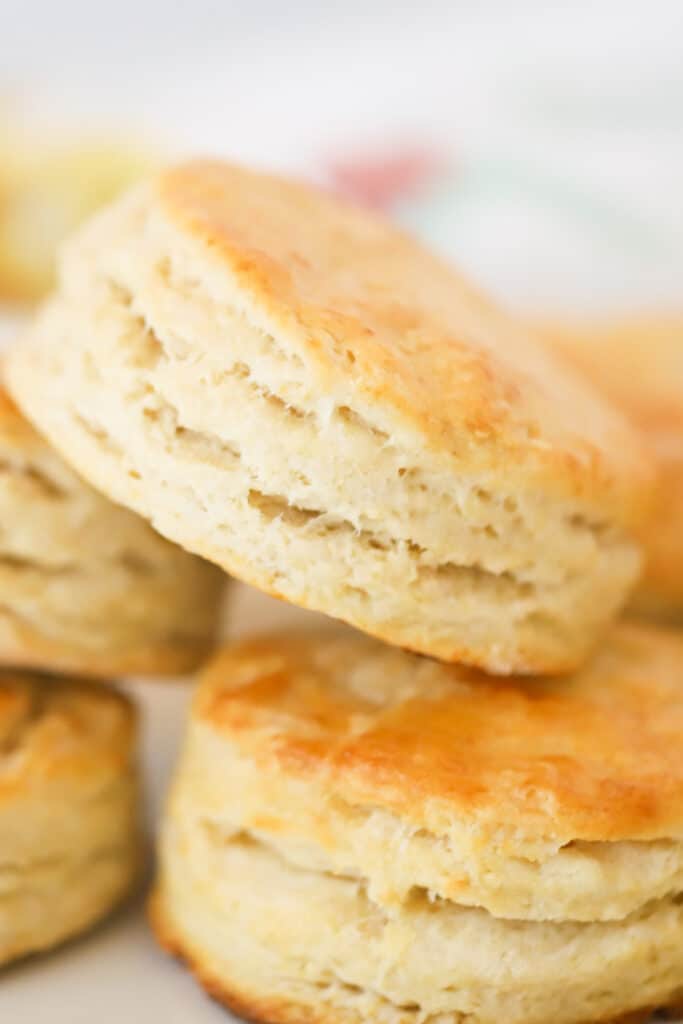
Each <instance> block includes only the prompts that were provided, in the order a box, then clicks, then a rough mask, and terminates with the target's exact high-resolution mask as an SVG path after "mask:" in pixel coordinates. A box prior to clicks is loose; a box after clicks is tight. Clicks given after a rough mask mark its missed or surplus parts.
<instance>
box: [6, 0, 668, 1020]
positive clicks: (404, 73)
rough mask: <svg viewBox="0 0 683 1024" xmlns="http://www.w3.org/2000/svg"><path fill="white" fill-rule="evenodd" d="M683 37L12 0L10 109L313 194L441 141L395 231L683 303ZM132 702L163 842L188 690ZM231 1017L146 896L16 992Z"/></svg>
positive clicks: (533, 16)
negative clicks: (612, 228)
mask: <svg viewBox="0 0 683 1024" xmlns="http://www.w3.org/2000/svg"><path fill="white" fill-rule="evenodd" d="M682 40H683V3H680V2H679V0H670V2H664V0H649V2H647V3H629V2H628V0H600V2H598V0H586V2H583V3H582V2H580V0H576V2H572V3H568V2H560V0H558V2H545V0H544V2H541V0H539V2H530V0H515V2H509V0H482V2H474V0H472V2H460V3H458V2H453V0H443V2H437V0H420V2H416V0H413V2H410V3H401V2H388V0H387V2H384V3H382V2H376V3H368V2H367V0H363V2H361V0H350V2H347V3H345V4H343V5H332V4H319V3H314V2H313V0H309V2H298V3H297V2H290V3H285V2H280V0H270V2H266V0H252V2H251V3H249V4H243V3H235V2H227V0H225V2H223V3H221V2H218V0H215V2H209V0H193V2H192V3H191V4H189V5H186V4H173V3H169V2H168V0H153V2H144V0H117V2H116V3H113V4H95V3H92V0H78V2H77V0H62V2H60V3H58V4H57V3H51V2H49V0H43V2H40V0H0V104H1V103H2V100H3V97H4V98H5V99H6V100H9V101H10V109H11V108H12V106H13V108H14V110H15V113H16V114H17V116H23V114H24V113H28V114H29V115H30V119H32V120H33V121H34V122H36V123H38V122H46V123H48V124H50V125H53V124H54V123H55V121H56V122H57V123H58V122H59V121H61V122H62V124H64V125H73V124H77V125H87V126H88V127H89V128H95V129H97V130H98V131H100V132H103V133H104V134H105V135H106V134H107V133H109V132H111V131H112V130H114V129H119V128H120V129H122V130H123V132H124V134H125V133H128V132H129V131H131V130H132V131H133V132H134V133H135V132H137V133H139V134H140V135H141V136H142V137H144V138H150V139H152V140H153V141H156V142H158V143H159V145H160V146H161V147H162V148H164V149H165V150H167V151H168V152H173V153H175V152H189V151H201V152H210V153H220V154H226V155H229V156H233V157H237V158H241V159H245V160H251V161H255V162H258V163H262V164H268V165H272V166H278V167H285V168H295V169H300V170H302V171H304V172H306V173H309V174H311V175H313V176H315V177H324V176H325V173H326V166H327V161H328V160H329V158H330V157H333V156H338V155H339V154H340V153H341V154H345V153H347V152H348V153H351V154H353V153H354V152H356V151H358V149H359V148H360V150H361V151H362V149H363V148H364V147H365V148H368V149H372V148H373V147H377V146H391V145H399V146H400V145H401V144H402V143H403V141H404V140H406V139H408V140H418V141H419V140H422V141H424V142H427V143H432V142H434V141H436V142H438V144H439V145H440V146H442V147H443V148H445V149H447V150H448V151H449V152H450V153H452V154H453V156H454V159H455V162H456V164H459V163H462V164H463V166H464V167H465V169H466V171H467V173H466V174H465V175H464V177H463V178H462V179H461V182H462V183H463V184H464V187H462V188H460V191H458V192H457V194H456V195H455V196H454V197H453V196H451V197H450V199H449V201H448V202H445V203H444V204H443V205H441V206H439V205H438V203H437V204H432V205H430V204H426V205H422V206H420V205H419V204H417V205H412V206H411V205H408V206H407V207H406V208H404V209H402V211H401V213H402V215H403V216H404V217H405V218H406V219H407V220H408V221H410V222H411V223H412V224H414V226H415V227H416V228H417V230H420V231H422V232H423V233H424V234H426V235H427V236H429V237H432V238H433V239H434V240H435V241H436V242H437V243H438V244H439V245H441V246H442V247H443V248H444V249H446V250H447V251H449V252H450V253H452V254H454V255H455V256H456V257H457V258H458V260H459V261H460V262H461V263H462V264H463V265H464V266H466V267H468V268H469V269H471V270H472V271H473V272H474V273H475V274H476V275H477V276H478V277H480V278H481V279H482V280H484V281H486V282H487V283H489V284H490V285H491V286H492V287H493V288H495V289H496V290H497V291H499V292H500V294H502V295H504V296H505V297H506V298H508V299H510V300H512V301H513V302H516V301H518V302H520V303H527V304H529V305H534V304H538V305H543V304H556V305H560V306H562V305H568V304H571V303H573V302H578V303H580V304H584V305H596V304H597V305H609V304H615V303H617V304H618V303H619V302H620V301H621V302H624V303H627V304H629V303H633V304H640V303H646V302H653V301H678V302H680V281H681V275H682V268H683V242H682V239H683V202H681V182H682V181H683V132H682V131H681V125H682V124H683V59H682V56H683V55H682V47H683V43H682ZM1 110H2V108H1V107H0V113H1ZM1 128H2V124H1V122H0V129H1ZM501 166H504V167H505V168H506V173H508V174H509V171H510V168H511V167H512V168H514V169H515V171H516V172H517V171H519V173H520V174H521V176H522V177H523V178H524V179H525V180H526V181H527V182H528V181H529V180H534V181H535V180H541V181H549V182H554V181H555V180H556V179H558V178H559V179H560V180H562V181H563V182H565V183H567V182H568V183H570V184H571V185H572V186H576V187H580V188H581V189H585V190H586V192H587V194H588V195H589V196H590V195H593V194H595V195H596V196H598V197H604V195H605V194H606V195H608V196H609V197H610V201H612V200H613V202H614V204H615V209H616V210H617V212H618V213H619V216H620V217H622V218H623V217H626V219H627V220H628V219H629V218H631V220H632V221H633V223H634V224H635V225H636V226H637V230H636V231H635V232H634V231H627V232H626V233H625V235H624V236H623V240H622V238H621V236H617V238H616V241H614V239H613V236H612V235H609V233H608V234H607V235H606V236H605V239H603V238H602V236H599V237H598V238H597V240H596V237H594V236H593V234H592V233H591V230H590V227H591V225H590V224H589V225H586V224H585V223H584V222H583V221H582V220H581V218H579V217H577V218H576V219H573V218H571V217H570V221H571V223H567V217H566V209H565V210H564V213H563V214H562V216H557V215H556V211H555V210H554V209H553V203H550V204H547V203H539V202H538V201H537V191H536V189H535V188H532V189H531V190H526V191H523V192H521V193H520V191H519V189H517V190H515V189H510V188H509V182H510V179H509V178H508V179H507V184H506V187H505V188H502V189H497V190H495V189H494V190H493V191H491V190H490V189H489V188H488V187H482V183H484V184H485V183H486V182H487V181H490V179H487V177H486V174H485V173H484V174H482V171H483V170H485V169H486V168H490V167H494V168H499V169H500V167H501ZM512 177H513V178H514V177H515V175H514V174H513V175H512ZM475 186H476V187H475ZM629 222H630V221H629ZM1 329H2V324H0V333H1ZM5 330H6V333H7V334H9V333H11V329H10V327H9V325H6V326H5ZM234 612H235V618H234V620H233V629H235V630H237V631H241V630H242V631H243V630H245V629H249V630H255V629H259V628H262V627H264V626H265V625H267V624H268V621H272V619H273V617H275V618H278V619H279V618H281V617H282V616H288V617H289V616H292V617H294V618H298V617H299V616H300V615H303V613H297V612H295V611H292V610H287V609H285V607H284V606H282V605H279V604H277V603H276V602H272V601H270V600H269V599H267V598H261V597H259V596H258V595H254V593H253V592H249V591H247V590H246V589H245V588H239V589H238V591H237V593H236V596H235V609H234ZM131 688H132V690H133V692H134V693H135V695H136V697H138V699H139V700H140V703H141V705H142V708H143V712H144V727H145V728H144V750H143V755H144V757H143V759H144V766H145V772H146V777H147V780H148V794H149V807H148V821H149V824H150V829H151V828H152V827H153V823H154V821H155V820H156V817H157V813H158V807H159V801H160V797H161V793H162V792H163V789H164V786H165V782H166V779H167V776H168V773H169V770H170V767H171V765H172V762H173V759H174V756H175V751H176V748H177V743H178V740H179V735H180V732H181V729H182V720H183V712H184V708H185V704H186V700H187V696H188V692H189V687H188V686H187V684H182V683H177V684H175V683H148V684H138V685H137V686H135V685H131ZM225 1020H226V1015H225V1014H224V1013H223V1011H221V1010H219V1009H218V1008H217V1007H215V1006H214V1005H213V1004H212V1003H210V1002H209V1001H208V1000H207V999H205V998H204V997H203V996H202V995H201V994H200V993H199V992H198V991H197V990H196V988H195V986H194V983H193V982H192V981H191V979H190V978H189V976H188V975H186V973H185V972H184V971H183V970H182V969H181V968H180V967H179V966H178V965H176V964H175V963H173V962H171V961H170V960H169V959H168V958H166V957H165V956H164V955H162V954H161V953H160V952H159V951H158V950H157V949H156V948H155V946H154V944H153V942H152V940H151V937H150V935H149V933H148V930H147V928H146V925H145V923H144V916H143V913H142V907H141V904H140V902H139V901H138V903H137V904H136V905H134V906H133V907H131V908H129V909H128V910H127V911H126V912H124V913H122V914H121V915H119V916H118V917H117V918H116V919H115V920H114V921H112V922H110V923H109V924H108V925H107V926H106V927H102V928H101V929H99V930H98V931H97V932H96V933H95V934H94V935H91V936H89V937H87V938H86V939H84V940H82V941H79V942H77V943H75V944H73V945H72V946H70V947H69V948H67V949H65V950H62V951H58V952H56V953H55V954H54V955H51V956H50V957H47V958H41V959H38V960H35V961H31V962H28V963H26V964H23V965H21V966H20V967H17V968H15V969H11V970H10V971H8V972H5V973H4V974H3V976H2V977H1V978H0V1022H1V1024H5V1022H7V1024H93V1022H97V1024H121V1021H126V1022H131V1024H138V1022H140V1024H143V1022H144V1024H181V1022H182V1024H190V1022H191V1024H216V1022H220V1021H223V1022H224V1021H225ZM549 1024H551V1022H549Z"/></svg>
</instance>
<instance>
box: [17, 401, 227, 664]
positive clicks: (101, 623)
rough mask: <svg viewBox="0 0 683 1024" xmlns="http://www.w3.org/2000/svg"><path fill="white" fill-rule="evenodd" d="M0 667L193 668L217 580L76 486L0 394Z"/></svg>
mask: <svg viewBox="0 0 683 1024" xmlns="http://www.w3.org/2000/svg"><path fill="white" fill-rule="evenodd" d="M0 521H1V522H2V527H1V529H0V593H2V599H1V600H0V664H4V665H22V666H27V667H33V668H44V669H46V670H49V671H57V670H60V671H62V672H76V673H78V674H81V675H98V676H104V677H107V676H109V675H112V674H116V675H118V674H131V675H162V674H176V673H180V672H185V671H189V670H190V669H193V668H195V667H196V666H197V665H198V664H199V663H200V662H201V661H202V660H203V658H204V657H205V656H206V655H207V654H208V653H209V651H210V650H211V647H212V645H213V643H214V639H215V634H216V631H217V623H218V616H219V611H220V604H221V598H222V595H223V590H224V586H225V576H224V574H223V573H221V572H220V571H219V570H218V569H216V567H215V566H212V565H210V564H209V563H207V562H204V561H202V560H201V559H199V558H197V557H196V556H194V555H190V554H188V553H187V552H185V551H183V550H182V549H181V548H178V547H177V546H176V545H174V544H170V543H169V542H168V541H167V540H165V539H164V538H162V537H160V536H159V535H158V534H157V533H156V532H155V531H154V530H153V529H152V528H151V527H150V525H149V523H147V522H146V521H145V520H144V519H142V518H141V517H139V516H137V515H134V514H133V513H131V512H130V511H128V509H125V508H121V507H120V506H118V505H114V504H112V503H111V502H110V501H108V500H107V499H106V498H104V497H103V496H102V495H100V494H98V493H97V492H96V491H94V490H93V488H92V487H90V486H89V485H88V484H87V483H85V482H84V481H83V480H82V479H81V478H79V477H78V476H77V475H76V473H74V471H73V470H72V469H70V468H69V466H68V465H66V464H65V463H64V462H63V460H62V459H61V458H60V457H59V455H57V453H56V452H55V451H53V450H52V449H51V448H50V446H49V445H48V444H47V443H46V442H45V441H44V440H43V438H42V437H40V436H39V435H38V434H37V433H36V432H35V430H34V429H33V428H32V427H31V425H30V424H29V423H28V422H27V421H26V420H25V419H24V418H23V417H22V415H21V414H20V412H19V411H18V409H17V408H16V407H15V406H14V404H13V403H12V402H11V400H10V399H9V398H8V397H7V395H6V394H5V393H4V392H3V391H1V390H0Z"/></svg>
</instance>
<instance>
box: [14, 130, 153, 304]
mask: <svg viewBox="0 0 683 1024" xmlns="http://www.w3.org/2000/svg"><path fill="white" fill-rule="evenodd" d="M154 166H155V161H154V160H153V159H152V157H151V156H150V155H149V154H146V153H144V152H143V151H142V150H141V149H136V148H135V147H134V146H127V145H126V144H125V143H121V142H99V141H87V140H81V141H76V142H71V143H57V144H55V143H54V142H52V141H50V142H46V143H41V142H40V141H38V142H36V141H32V142H27V141H26V140H25V139H24V138H23V137H17V138H11V137H7V136H5V137H0V302H3V303H10V304H27V303H32V302H35V301H36V300H37V299H39V298H41V296H42V295H44V294H45V293H46V292H47V291H49V289H50V287H51V285H52V282H53V276H54V257H55V251H56V248H57V246H58V244H59V243H60V242H61V240H62V239H63V238H64V237H65V236H66V235H68V234H69V233H70V232H71V231H72V230H73V229H74V228H75V227H76V226H77V225H78V224H79V223H80V222H81V221H82V220H84V219H85V218H86V217H87V216H88V215H89V214H91V213H92V212H93V211H94V210H96V209H97V208H98V207H100V206H102V205H103V204H105V203H107V202H108V201H109V200H110V199H112V198H113V197H114V196H115V195H116V194H117V193H118V192H120V191H121V190H122V189H124V188H125V187H126V186H128V185H129V184H131V183H132V182H133V181H135V180H136V179H138V178H140V177H142V176H144V175H145V174H146V173H147V172H148V171H150V170H151V169H152V168H153V167H154Z"/></svg>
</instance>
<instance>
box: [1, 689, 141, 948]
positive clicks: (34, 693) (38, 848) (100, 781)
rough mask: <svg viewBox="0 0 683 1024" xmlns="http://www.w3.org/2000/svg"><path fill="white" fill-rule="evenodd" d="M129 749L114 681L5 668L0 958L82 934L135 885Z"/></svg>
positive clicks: (129, 713) (130, 730)
mask: <svg viewBox="0 0 683 1024" xmlns="http://www.w3.org/2000/svg"><path fill="white" fill-rule="evenodd" d="M134 745H135V716H134V713H133V708H132V705H131V704H130V702H129V701H128V700H127V699H126V698H124V697H123V696H122V695H121V694H120V693H118V692H117V691H115V690H114V689H113V687H108V686H106V685H105V684H102V683H94V682H87V683H86V682H83V683H76V682H70V681H66V680H64V679H50V680H47V679H46V678H44V677H41V676H36V675H32V674H28V673H21V672H15V671H8V670H4V671H2V672H0V964H4V963H6V962H8V961H10V960H14V959H15V958H17V957H20V956H24V955H26V954H28V953H36V952H38V951H40V950H45V949H48V948H50V947H52V946H54V945H56V944H57V943H59V942H63V941H64V940H66V939H68V938H71V937H72V936H74V935H77V934H79V933H80V932H82V931H84V930H85V929H87V928H88V927H90V926H91V925H92V924H93V923H94V922H95V921H98V920H99V919H100V918H102V917H104V915H105V914H107V913H108V912H109V911H110V910H111V909H112V908H113V907H114V906H115V905H116V904H117V903H119V901H120V900H121V899H122V898H123V896H125V894H126V893H127V892H128V891H129V890H130V887H131V884H132V883H133V881H134V879H135V877H136V874H137V869H138V866H139V863H140V837H139V829H138V815H137V812H138V806H137V802H138V780H137V773H136V768H135V762H134V754H135V750H134Z"/></svg>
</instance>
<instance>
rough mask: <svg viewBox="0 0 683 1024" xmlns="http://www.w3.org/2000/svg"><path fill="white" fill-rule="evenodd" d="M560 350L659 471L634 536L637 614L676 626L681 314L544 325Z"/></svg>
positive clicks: (681, 479)
mask: <svg viewBox="0 0 683 1024" xmlns="http://www.w3.org/2000/svg"><path fill="white" fill-rule="evenodd" d="M542 331H543V333H544V336H545V337H547V338H548V339H549V340H550V341H551V343H553V344H554V345H555V346H556V347H558V348H560V350H561V351H562V352H564V353H565V354H566V355H567V356H568V357H569V358H570V359H571V360H572V361H573V362H574V363H575V364H576V366H577V367H578V368H579V369H580V370H581V371H582V372H584V373H585V374H586V376H587V377H588V378H590V379H591V380H592V381H593V382H594V383H595V384H596V385H599V386H600V388H601V389H602V390H603V391H604V392H605V394H606V395H607V396H608V397H609V398H610V399H611V400H612V401H614V402H615V403H616V404H619V405H620V406H621V408H623V410H624V412H626V413H627V415H628V416H629V417H630V418H631V419H632V421H633V423H634V425H635V426H636V427H637V428H638V429H639V430H640V431H641V433H642V435H643V437H644V438H645V440H646V442H647V443H648V445H649V446H650V450H651V452H652V456H653V459H654V461H655V462H656V463H657V465H658V466H659V469H660V494H659V497H658V498H657V499H656V500H655V511H654V513H653V515H652V516H651V518H650V519H649V521H648V523H647V525H646V527H645V529H644V530H643V531H642V533H641V542H642V545H643V548H644V550H645V554H646V565H645V573H644V576H643V579H642V580H641V582H640V586H639V587H638V589H637V590H636V593H635V594H634V597H633V600H632V602H631V605H632V609H633V610H634V611H635V612H637V613H639V614H642V615H645V616H649V617H652V618H657V619H661V620H663V621H668V622H671V623H675V624H683V316H673V315H669V316H665V315H661V316H658V317H656V316H654V315H652V316H640V317H632V318H630V319H622V320H603V321H602V322H598V323H593V324H590V323H584V324H578V323H576V324H573V325H572V324H570V323H568V324H564V325H560V324H555V325H551V324H545V325H543V327H542Z"/></svg>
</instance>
